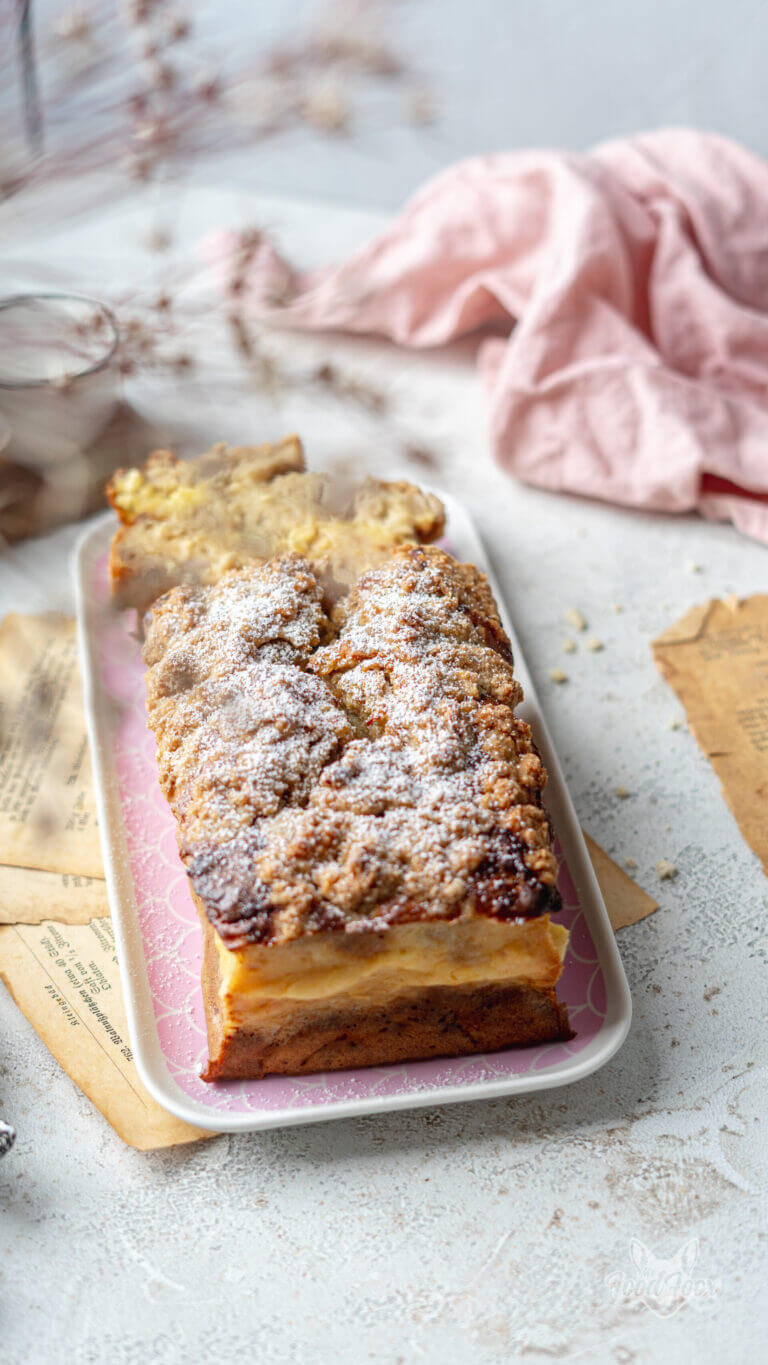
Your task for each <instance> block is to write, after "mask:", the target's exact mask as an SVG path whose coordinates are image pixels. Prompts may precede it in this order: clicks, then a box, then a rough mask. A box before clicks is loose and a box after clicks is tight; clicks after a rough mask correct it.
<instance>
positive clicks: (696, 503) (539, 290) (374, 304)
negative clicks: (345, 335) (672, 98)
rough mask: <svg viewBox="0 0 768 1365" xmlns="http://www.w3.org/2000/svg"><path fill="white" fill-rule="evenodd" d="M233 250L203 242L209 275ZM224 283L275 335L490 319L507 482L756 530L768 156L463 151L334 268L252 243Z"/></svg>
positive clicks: (494, 427)
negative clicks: (231, 282) (275, 328)
mask: <svg viewBox="0 0 768 1365" xmlns="http://www.w3.org/2000/svg"><path fill="white" fill-rule="evenodd" d="M241 251H242V239H240V238H239V237H238V236H237V235H236V234H226V233H222V234H217V236H216V239H215V240H211V239H209V243H208V255H209V258H213V259H214V260H215V261H217V262H218V263H219V265H220V266H223V268H224V271H225V273H226V271H227V270H228V269H230V267H231V265H232V262H233V261H235V260H236V259H238V253H239V252H241ZM238 287H239V290H240V298H241V302H242V304H243V306H245V307H247V308H252V309H255V310H257V311H258V312H259V314H260V316H262V317H263V318H264V319H265V320H266V321H270V320H271V321H274V322H278V323H279V324H280V325H281V326H289V327H296V328H301V329H319V330H342V331H345V332H355V333H362V334H376V335H380V336H384V337H387V338H389V339H390V340H392V341H394V342H396V343H397V344H399V345H401V346H409V347H436V346H442V345H445V344H447V343H449V342H451V341H453V340H455V339H457V338H459V337H462V336H465V335H467V334H468V333H471V332H477V331H480V332H483V331H486V330H487V331H488V332H489V336H488V338H487V339H486V340H485V341H484V342H483V344H482V345H481V346H480V348H479V352H478V363H479V368H480V373H481V376H482V378H483V382H484V384H485V386H486V389H487V392H488V397H489V429H490V437H491V443H492V446H493V449H494V452H495V454H496V456H497V458H498V459H499V461H500V462H501V463H502V464H503V465H504V466H505V467H506V468H507V469H509V470H510V471H511V472H512V473H514V474H516V475H517V476H518V477H519V478H521V479H524V480H527V481H528V482H530V483H533V484H536V485H538V486H540V487H543V488H548V489H551V490H556V491H560V492H569V493H577V494H581V495H585V496H589V497H595V498H601V499H604V500H607V501H611V502H616V503H620V504H623V505H626V506H631V507H637V508H646V509H650V510H654V511H664V512H686V511H691V510H694V509H696V510H698V511H699V512H701V513H702V514H703V515H704V516H707V517H709V518H713V519H719V520H723V519H730V520H732V521H733V522H734V523H735V525H736V526H737V527H738V528H739V529H740V530H742V531H744V532H745V533H746V534H748V535H752V536H755V537H757V538H758V539H760V540H763V541H766V542H768V164H766V163H765V162H763V161H762V160H761V159H760V158H759V157H757V156H755V155H753V154H752V153H750V152H749V151H747V150H746V149H745V148H743V147H740V146H738V145H737V144H735V143H733V142H731V141H729V140H728V139H726V138H723V137H719V136H716V135H714V134H710V133H701V132H695V131H692V130H686V129H669V130H665V131H661V132H656V133H649V134H644V135H639V136H637V137H633V138H629V139H624V140H617V141H613V142H609V143H605V144H603V145H601V146H598V147H597V148H595V149H594V150H593V151H592V152H591V153H589V154H588V155H584V156H578V155H574V154H571V153H565V152H546V151H545V152H511V153H503V154H496V155H492V156H484V157H477V158H474V159H472V160H469V161H465V162H462V163H459V164H458V165H456V166H453V167H451V168H450V169H448V170H446V171H444V172H442V173H441V174H440V175H438V176H436V177H435V178H434V179H433V180H431V181H429V182H428V183H427V184H426V185H425V186H424V187H423V188H422V189H421V190H420V191H419V192H418V193H417V194H416V195H415V196H414V198H413V199H412V200H411V201H410V203H409V204H407V205H406V207H405V208H404V209H403V211H402V212H401V214H400V215H399V216H398V217H397V218H396V219H395V220H394V221H393V223H392V224H391V226H390V227H388V228H387V229H386V230H385V231H384V232H382V233H381V234H380V235H379V236H378V237H376V238H375V239H374V240H373V241H371V242H369V243H368V244H367V245H365V246H364V247H363V248H362V249H360V250H359V251H357V252H356V253H355V254H354V255H353V256H351V257H350V258H349V259H348V260H347V261H344V262H342V263H340V264H335V265H330V266H327V267H324V268H323V269H320V270H315V271H311V272H306V273H300V272H293V271H291V270H290V269H289V267H288V266H287V265H286V263H285V262H283V261H282V260H281V259H280V257H279V256H278V255H277V253H276V252H275V251H274V248H273V247H272V246H271V244H269V243H268V242H267V241H266V240H264V241H260V242H256V243H255V245H254V247H253V249H252V251H251V254H250V257H249V261H248V268H247V270H245V271H244V272H243V278H242V280H241V281H240V282H239V286H238ZM275 299H281V300H284V301H283V302H280V303H279V304H276V303H275ZM500 332H501V333H502V334H503V335H499V333H500Z"/></svg>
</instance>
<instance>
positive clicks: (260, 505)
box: [106, 436, 445, 612]
mask: <svg viewBox="0 0 768 1365" xmlns="http://www.w3.org/2000/svg"><path fill="white" fill-rule="evenodd" d="M106 491H107V497H108V499H109V501H110V503H111V505H112V507H113V508H114V509H115V511H116V512H117V515H118V517H119V520H120V526H119V528H118V530H117V532H116V533H115V536H114V537H113V540H112V546H111V550H110V578H111V583H112V592H113V596H114V598H115V600H116V601H117V603H118V605H119V606H122V607H136V608H138V610H139V611H140V612H143V611H146V609H147V608H148V607H149V606H150V604H151V603H152V602H153V601H154V600H155V599H156V598H157V597H159V596H161V595H162V594H163V593H165V592H167V591H168V590H169V589H170V588H172V587H174V586H176V585H177V584H180V583H215V582H216V581H217V580H218V579H219V578H220V577H221V576H222V574H224V573H226V572H227V570H229V569H232V568H237V567H239V566H241V565H244V564H248V563H251V562H253V561H254V560H255V561H263V560H265V559H269V558H270V557H271V556H273V555H275V554H280V553H282V552H285V551H296V552H300V553H302V554H305V555H306V556H307V557H308V559H310V560H311V562H312V564H313V566H314V567H315V569H316V570H317V572H318V573H319V576H320V578H321V580H322V583H323V588H324V591H325V593H326V596H327V597H328V598H329V599H335V598H336V597H337V596H339V594H340V592H342V591H343V590H345V589H346V588H347V587H348V586H349V584H350V583H352V582H354V581H355V579H356V578H358V577H359V575H360V574H361V573H362V572H363V571H364V570H365V569H367V568H370V567H371V566H373V565H375V564H378V563H381V562H382V561H383V560H384V559H385V558H386V557H387V555H388V554H389V553H390V552H391V550H392V549H393V548H394V547H395V546H397V545H400V544H420V543H427V542H429V541H432V540H435V539H437V537H438V536H440V535H441V533H442V530H443V526H444V522H445V516H444V512H443V508H442V505H441V503H440V501H439V499H438V498H436V497H434V495H433V494H431V493H424V492H422V491H421V489H419V488H417V487H416V486H415V485H413V484H410V483H406V482H404V481H394V482H383V481H380V480H376V479H366V480H364V481H363V482H361V483H358V484H356V485H355V486H354V487H349V486H346V485H345V486H342V485H341V483H340V481H338V480H335V481H334V480H331V479H330V478H329V477H328V476H325V475H321V474H312V473H308V472H307V471H306V469H305V465H304V454H303V451H302V447H301V442H300V441H299V440H298V438H297V437H295V436H289V437H288V438H287V439H286V440H284V441H281V442H280V443H279V444H278V445H260V446H234V447H229V448H228V447H227V446H225V445H223V444H220V445H216V446H214V447H213V449H212V450H209V451H207V452H206V453H205V454H203V455H199V456H197V457H196V458H195V459H192V460H178V459H176V457H175V456H174V455H173V454H172V453H171V452H170V451H169V450H156V451H154V453H153V454H152V455H150V456H149V459H148V460H147V461H146V464H145V465H144V467H143V468H142V469H118V470H117V471H116V472H115V474H114V475H113V476H112V479H111V480H110V482H109V484H108V485H107V490H106Z"/></svg>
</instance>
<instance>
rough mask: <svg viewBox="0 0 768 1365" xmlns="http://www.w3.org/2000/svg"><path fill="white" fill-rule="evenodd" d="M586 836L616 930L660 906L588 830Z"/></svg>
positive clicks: (651, 912) (609, 916) (610, 918)
mask: <svg viewBox="0 0 768 1365" xmlns="http://www.w3.org/2000/svg"><path fill="white" fill-rule="evenodd" d="M584 838H585V840H586V844H587V852H588V854H589V857H590V861H591V863H592V866H593V868H594V869H595V876H596V877H597V880H598V883H599V885H600V890H601V891H602V893H603V900H604V901H605V908H606V910H607V911H608V918H609V920H610V921H611V928H612V929H613V931H614V933H616V931H617V930H618V929H626V928H627V927H628V926H629V925H630V924H637V922H638V920H641V919H645V918H646V916H647V915H652V914H653V912H654V910H658V908H659V904H658V901H655V900H653V899H652V897H651V896H649V895H648V894H647V893H646V892H645V891H643V890H642V888H641V887H639V886H637V884H636V883H635V882H633V880H632V878H631V877H629V876H628V875H627V873H626V872H625V871H624V869H623V868H622V867H619V865H618V863H615V862H614V861H613V858H609V856H608V854H607V853H606V852H605V850H604V849H602V848H601V847H600V845H599V844H596V843H595V841H594V839H591V838H590V836H589V835H588V834H587V831H586V830H584Z"/></svg>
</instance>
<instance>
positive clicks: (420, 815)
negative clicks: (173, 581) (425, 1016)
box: [144, 548, 558, 947]
mask: <svg viewBox="0 0 768 1365" xmlns="http://www.w3.org/2000/svg"><path fill="white" fill-rule="evenodd" d="M322 601H323V593H322V589H321V586H320V584H319V582H318V579H317V577H316V576H315V574H314V573H313V571H312V569H311V568H310V565H309V564H308V562H307V561H306V560H304V559H302V558H301V557H300V556H298V555H295V554H289V555H284V556H281V557H280V558H277V559H272V560H270V561H269V562H267V563H266V564H263V565H253V566H250V567H248V568H243V569H237V570H233V571H231V572H230V573H227V574H225V576H224V577H223V578H222V579H221V580H220V581H219V582H218V583H217V584H215V585H214V586H212V587H205V588H192V587H180V588H175V589H173V590H172V591H171V592H169V593H168V594H166V596H165V597H163V598H161V599H160V601H158V602H157V603H156V604H155V606H154V608H153V609H152V611H151V613H150V614H149V616H148V617H147V620H146V643H145V648H144V658H145V661H146V663H147V665H148V673H147V698H148V712H149V722H150V725H151V727H152V729H153V731H154V733H155V735H156V737H157V744H158V767H159V772H160V780H161V783H162V786H163V790H164V792H165V795H166V797H167V799H168V801H169V803H170V805H171V807H172V809H173V811H174V813H175V815H176V817H177V820H178V824H179V843H180V849H181V854H182V858H183V859H184V862H185V864H186V866H187V870H188V873H189V876H190V879H191V882H192V886H193V888H194V890H195V891H196V893H197V895H198V897H199V898H200V900H201V901H202V903H203V904H204V906H205V909H206V912H207V914H208V916H209V918H210V919H211V921H212V923H213V924H214V925H215V927H216V929H217V930H218V932H219V934H220V935H221V937H222V938H223V939H224V941H225V942H226V943H227V945H228V946H229V947H239V946H242V945H244V944H246V943H248V942H262V943H266V942H284V941H286V940H288V939H291V938H295V937H298V936H299V935H301V934H308V933H315V932H319V931H323V930H329V929H339V930H346V931H347V932H360V931H364V930H371V929H374V930H384V929H386V928H387V927H388V926H389V925H391V924H393V923H397V922H403V921H406V920H414V919H446V918H450V919H453V918H457V917H460V916H461V917H467V916H471V915H473V914H480V915H488V916H492V917H496V918H502V919H512V918H516V917H521V916H522V917H526V916H531V915H537V914H541V913H543V912H544V911H545V910H547V909H556V908H557V905H558V899H557V892H556V890H555V880H556V875H557V865H556V861H555V857H554V854H553V852H552V847H551V832H550V828H549V823H548V820H547V817H546V814H545V812H544V809H543V807H542V801H541V795H542V790H543V787H544V784H545V781H546V775H545V773H544V770H543V768H542V765H541V762H540V760H539V758H538V756H537V755H536V753H535V752H534V750H533V747H532V743H531V734H530V729H529V727H528V725H527V724H526V723H525V722H524V721H523V720H521V719H519V718H518V717H517V716H515V714H514V708H515V706H516V705H517V704H518V702H519V701H520V700H521V696H522V692H521V689H520V685H519V683H518V682H517V680H516V679H515V677H514V672H513V666H512V658H511V653H510V649H509V642H508V640H507V637H506V635H505V633H504V630H503V627H502V625H501V622H500V620H499V616H498V612H497V610H496V606H495V603H494V600H493V596H492V594H491V592H490V589H489V588H488V585H487V583H486V581H485V578H484V577H483V575H482V574H480V573H478V571H477V570H476V569H474V568H473V567H472V566H470V565H464V564H459V563H457V562H456V561H455V560H454V559H452V558H451V557H450V556H449V555H447V554H444V553H443V552H442V551H439V550H434V549H431V550H423V549H415V548H403V549H401V550H399V551H396V552H395V553H394V554H393V556H392V557H391V559H389V560H388V561H387V562H386V563H385V564H384V565H383V566H382V567H381V568H378V569H376V570H373V571H371V572H370V573H367V574H365V575H364V576H363V577H362V578H361V579H360V580H359V581H358V583H357V584H356V585H355V587H354V588H353V589H352V591H351V592H350V593H349V595H348V597H347V598H346V599H344V600H343V602H342V603H341V604H340V605H339V606H338V607H337V608H336V610H335V611H334V613H333V616H332V618H329V616H328V615H327V614H326V612H325V611H324V609H323V605H322Z"/></svg>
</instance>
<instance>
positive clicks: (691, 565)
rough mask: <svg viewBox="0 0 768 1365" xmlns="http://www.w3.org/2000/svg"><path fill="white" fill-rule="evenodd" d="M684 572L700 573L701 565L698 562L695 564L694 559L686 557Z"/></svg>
mask: <svg viewBox="0 0 768 1365" xmlns="http://www.w3.org/2000/svg"><path fill="white" fill-rule="evenodd" d="M685 572H686V573H701V565H700V564H697V563H696V560H695V559H686V561H685Z"/></svg>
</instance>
